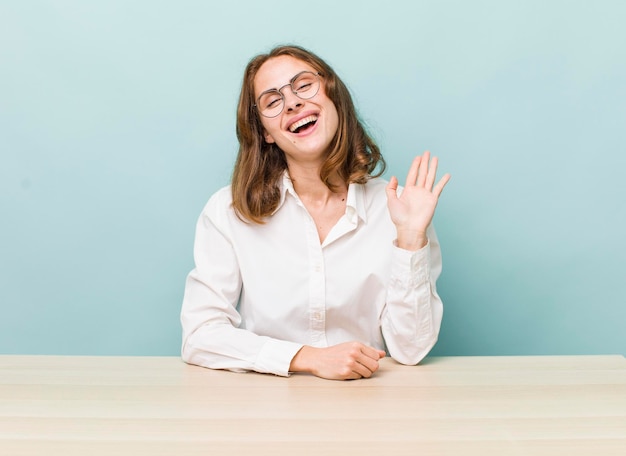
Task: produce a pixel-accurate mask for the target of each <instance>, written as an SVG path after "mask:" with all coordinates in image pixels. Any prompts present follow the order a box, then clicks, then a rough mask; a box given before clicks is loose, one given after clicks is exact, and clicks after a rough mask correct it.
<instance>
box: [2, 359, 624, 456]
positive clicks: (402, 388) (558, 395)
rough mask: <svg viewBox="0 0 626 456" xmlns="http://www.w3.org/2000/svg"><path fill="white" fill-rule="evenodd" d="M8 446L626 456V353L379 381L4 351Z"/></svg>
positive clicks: (30, 450)
mask: <svg viewBox="0 0 626 456" xmlns="http://www.w3.org/2000/svg"><path fill="white" fill-rule="evenodd" d="M0 454H1V455H31V454H32V455H34V454H41V455H46V456H52V455H57V454H58V455H64V456H67V455H81V456H85V455H86V456H97V455H105V454H106V455H144V454H146V455H147V454H150V455H175V456H180V455H222V454H224V455H229V454H255V455H265V454H267V455H287V454H289V455H293V454H298V455H303V454H304V455H306V454H314V455H316V456H320V455H329V454H342V455H346V454H347V455H352V454H354V455H357V454H358V455H364V454H376V455H379V456H380V455H404V454H407V455H409V454H411V455H413V454H424V455H471V454H477V455H492V454H493V455H499V456H501V455H533V456H536V455H567V456H573V455H590V454H598V455H600V454H601V455H620V456H623V455H624V454H626V359H625V358H624V357H623V356H617V355H615V356H558V357H555V356H545V357H449V358H448V357H446V358H427V359H426V360H425V361H424V362H423V364H420V365H419V366H412V367H408V366H401V365H399V364H397V363H395V362H394V361H392V360H390V359H384V360H383V362H382V366H381V369H380V370H379V371H378V372H377V373H376V374H375V376H374V377H372V378H370V379H367V380H356V381H348V382H336V381H330V380H323V379H319V378H316V377H312V376H307V375H294V376H292V377H290V378H281V377H275V376H271V375H262V374H255V373H247V374H237V373H231V372H225V371H213V370H209V369H203V368H200V367H195V366H188V365H186V364H184V363H183V362H182V361H181V360H180V359H178V358H174V357H57V356H0Z"/></svg>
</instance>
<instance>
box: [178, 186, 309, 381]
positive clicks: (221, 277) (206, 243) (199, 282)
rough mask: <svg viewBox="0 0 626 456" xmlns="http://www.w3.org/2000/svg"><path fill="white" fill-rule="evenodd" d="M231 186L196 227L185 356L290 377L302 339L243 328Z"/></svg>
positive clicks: (186, 302) (184, 312) (213, 201)
mask: <svg viewBox="0 0 626 456" xmlns="http://www.w3.org/2000/svg"><path fill="white" fill-rule="evenodd" d="M226 200H227V197H226V191H222V192H218V193H217V194H216V195H214V196H213V197H212V198H211V200H210V201H209V203H208V204H207V206H206V207H205V209H204V210H203V212H202V214H201V216H200V219H199V220H198V223H197V226H196V237H195V243H194V261H195V268H194V269H193V270H192V271H191V273H190V274H189V275H188V277H187V281H186V286H185V295H184V299H183V306H182V311H181V324H182V328H183V345H182V357H183V359H184V361H186V362H188V363H190V364H197V365H200V366H204V367H210V368H214V369H228V370H233V371H247V370H254V371H257V372H262V373H273V374H276V375H281V376H287V375H288V369H289V365H290V362H291V359H292V358H293V356H294V355H295V354H296V353H297V351H298V350H299V349H300V348H301V347H302V345H301V344H297V343H293V342H287V341H282V340H278V339H274V338H271V337H266V336H259V335H257V334H254V333H253V332H251V331H248V330H246V329H241V328H240V325H241V321H242V319H241V315H240V314H239V312H238V311H237V303H238V301H239V299H240V294H241V291H242V280H241V273H240V269H239V264H238V260H237V256H236V254H235V250H234V248H233V244H232V239H229V236H228V233H227V231H228V230H227V227H228V220H227V218H228V217H227V215H226V214H225V211H224V210H223V208H224V207H228V204H227V203H228V202H227V201H226Z"/></svg>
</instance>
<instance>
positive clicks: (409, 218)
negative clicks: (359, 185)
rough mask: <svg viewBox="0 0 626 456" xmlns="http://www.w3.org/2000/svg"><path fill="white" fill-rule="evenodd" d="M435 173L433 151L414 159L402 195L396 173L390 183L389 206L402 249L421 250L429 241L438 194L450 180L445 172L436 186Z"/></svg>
mask: <svg viewBox="0 0 626 456" xmlns="http://www.w3.org/2000/svg"><path fill="white" fill-rule="evenodd" d="M429 162H430V163H429ZM436 174H437V157H433V158H432V160H431V159H430V152H425V153H424V155H422V156H419V155H418V156H417V157H415V159H414V160H413V163H412V164H411V168H410V169H409V173H408V174H407V176H406V185H405V186H404V189H403V190H402V193H401V195H400V196H399V197H398V194H397V190H398V179H396V177H395V176H393V177H392V178H391V180H390V181H389V184H388V185H387V207H388V208H389V214H390V215H391V221H392V222H393V223H394V225H396V231H397V233H398V247H400V248H402V249H406V250H419V249H421V248H422V247H424V246H425V245H426V243H427V242H428V238H427V236H426V229H427V228H428V226H429V225H430V223H431V221H432V219H433V216H434V215H435V208H436V207H437V201H439V195H441V192H442V190H443V188H444V187H445V185H446V184H447V183H448V181H449V180H450V174H446V175H444V176H443V177H442V178H441V180H439V182H437V185H435V177H436Z"/></svg>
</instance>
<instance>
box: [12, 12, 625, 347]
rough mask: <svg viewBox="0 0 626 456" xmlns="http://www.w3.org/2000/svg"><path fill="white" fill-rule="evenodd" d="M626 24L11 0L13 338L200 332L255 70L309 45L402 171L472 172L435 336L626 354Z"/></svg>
mask: <svg viewBox="0 0 626 456" xmlns="http://www.w3.org/2000/svg"><path fill="white" fill-rule="evenodd" d="M624 23H626V2H623V1H620V0H616V1H595V2H591V1H589V2H587V1H578V2H576V1H546V0H541V1H497V0H493V1H416V0H406V1H387V2H381V1H369V0H368V1H365V0H354V1H336V0H333V1H328V0H318V1H316V2H304V3H297V2H296V3H294V2H288V1H278V0H272V1H270V0H266V1H233V2H226V1H215V2H210V1H173V0H172V1H148V0H145V1H118V0H116V1H109V0H107V1H93V2H83V1H79V0H75V1H60V0H59V1H36V0H32V1H24V2H22V1H18V0H0V154H1V160H0V217H1V219H0V220H1V222H0V223H1V224H0V352H1V353H21V354H111V355H116V354H122V355H176V354H178V353H179V350H180V332H181V331H180V324H179V311H180V305H181V301H182V296H183V289H184V281H185V276H186V274H187V273H188V272H189V271H190V270H191V268H192V267H193V262H192V247H193V235H194V228H195V222H196V220H197V217H198V216H199V214H200V211H201V209H202V207H203V205H204V204H205V202H206V201H207V200H208V198H209V196H210V195H211V194H212V193H213V192H214V191H215V190H217V189H218V188H219V187H221V186H223V185H226V184H227V183H228V182H229V178H230V173H231V169H232V165H233V162H234V158H235V156H236V152H237V142H236V137H235V106H236V102H237V97H238V92H239V87H240V83H241V77H242V73H243V69H244V67H245V65H246V63H247V62H248V60H249V59H250V58H251V57H252V56H253V55H256V54H258V53H261V52H266V51H268V50H269V49H270V48H271V47H273V46H274V45H276V44H281V43H295V44H299V45H302V46H304V47H307V48H309V49H311V50H313V51H314V52H316V53H318V54H319V55H320V56H322V57H323V58H324V59H326V60H327V61H328V62H329V63H330V64H331V65H332V66H333V67H334V68H335V69H336V70H337V72H338V73H339V75H340V76H341V77H342V78H343V79H344V81H345V82H346V83H347V85H348V86H349V87H350V89H351V91H352V93H353V95H354V98H355V102H356V104H357V107H358V109H359V112H360V115H361V117H362V119H363V120H364V122H365V123H366V124H367V125H368V128H369V130H370V132H371V134H372V135H373V136H374V137H375V138H376V139H377V140H378V142H379V143H380V145H381V148H382V151H383V153H384V155H385V157H386V159H387V162H388V165H389V166H388V171H387V173H386V174H385V175H386V177H389V176H391V175H392V174H394V175H398V176H399V177H400V180H401V182H403V181H404V177H405V175H406V171H407V169H408V166H409V164H410V162H411V160H412V158H413V156H414V155H416V154H418V153H422V152H423V151H424V150H427V149H428V150H431V151H432V152H433V153H434V154H436V155H438V156H439V157H440V170H441V173H442V174H443V172H450V173H451V174H452V180H451V182H450V184H449V185H448V187H447V188H446V190H445V191H444V193H443V195H442V199H441V201H440V204H439V208H438V212H437V215H436V218H435V226H436V228H437V231H438V234H439V237H440V240H441V243H442V249H443V255H444V270H443V275H442V277H441V279H440V280H439V291H440V294H441V296H442V298H443V301H444V305H445V314H444V323H443V327H442V333H441V337H440V340H439V342H438V344H437V346H436V347H435V349H434V351H433V354H437V355H500V354H502V355H505V354H596V353H619V354H626V332H625V331H624V329H623V328H624V326H625V322H626V242H625V240H624V239H625V233H626V230H625V228H624V227H625V225H626V210H625V202H626V183H625V179H624V170H625V169H626V133H625V132H626V51H625V49H626V27H624ZM262 265H263V259H262V258H259V266H260V267H262ZM277 286H279V285H277Z"/></svg>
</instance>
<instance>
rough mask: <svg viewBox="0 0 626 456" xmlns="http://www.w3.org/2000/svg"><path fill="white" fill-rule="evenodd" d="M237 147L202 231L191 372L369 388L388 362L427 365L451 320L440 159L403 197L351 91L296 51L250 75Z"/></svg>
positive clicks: (423, 167) (278, 55)
mask: <svg viewBox="0 0 626 456" xmlns="http://www.w3.org/2000/svg"><path fill="white" fill-rule="evenodd" d="M237 137H238V139H239V143H240V148H239V155H238V157H237V162H236V164H235V169H234V172H233V178H232V183H231V185H230V186H229V187H225V188H223V189H221V190H219V191H218V192H217V193H215V194H214V195H213V196H212V197H211V199H210V200H209V202H208V203H207V205H206V206H205V208H204V210H203V212H202V214H201V216H200V219H199V221H198V224H197V227H196V239H195V246H194V258H195V269H194V270H193V271H191V273H190V274H189V276H188V278H187V283H186V288H185V297H184V301H183V307H182V312H181V322H182V326H183V347H182V356H183V359H184V360H185V361H186V362H188V363H192V364H197V365H200V366H205V367H210V368H215V369H229V370H233V371H249V370H253V371H257V372H264V373H273V374H276V375H282V376H287V375H289V373H291V372H308V373H311V374H314V375H317V376H319V377H323V378H329V379H356V378H363V377H370V376H371V375H372V374H373V373H374V372H375V371H376V370H377V369H378V367H379V360H380V358H382V357H384V356H385V354H386V351H385V350H387V351H388V352H389V354H390V355H391V356H392V357H393V358H394V359H396V360H397V361H399V362H401V363H404V364H417V363H418V362H419V361H420V360H421V359H422V358H424V356H426V354H427V353H428V352H429V351H430V349H431V348H432V347H433V345H434V344H435V342H436V340H437V336H438V334H439V328H440V325H441V318H442V312H443V307H442V303H441V300H440V299H439V296H438V295H437V292H436V288H435V282H436V279H437V277H438V276H439V274H440V272H441V257H440V250H439V245H438V242H437V238H436V235H435V232H434V231H433V229H432V227H431V221H432V218H433V214H434V211H435V207H436V204H437V200H438V197H439V195H440V193H441V191H442V190H443V188H444V186H445V185H446V183H447V182H448V179H449V175H445V176H444V177H443V178H442V179H441V180H440V181H439V182H438V183H437V184H436V185H435V173H436V168H437V159H436V158H433V159H432V160H430V156H429V154H428V152H426V153H425V154H424V155H423V156H421V157H416V158H415V160H414V161H413V163H412V165H411V168H410V170H409V172H408V176H407V181H406V186H405V188H404V190H403V191H402V192H401V193H400V194H399V195H398V193H399V192H398V191H397V190H398V181H397V179H396V178H395V177H392V178H391V179H390V182H389V183H386V182H385V181H383V180H382V179H380V178H378V176H380V174H382V171H383V170H384V166H385V164H384V161H383V158H382V156H381V155H380V152H379V150H378V147H377V146H376V144H375V143H374V142H373V141H372V139H371V138H370V137H369V136H368V135H367V133H366V132H365V130H364V128H363V127H362V125H361V123H360V122H359V121H358V118H357V115H356V112H355V108H354V105H353V103H352V100H351V97H350V94H349V92H348V90H347V88H346V87H345V85H344V84H343V82H342V81H341V80H340V79H339V77H338V76H337V75H336V74H335V72H334V71H333V70H332V68H330V67H329V66H328V65H327V64H326V63H325V62H324V61H323V60H321V59H320V58H319V57H317V56H316V55H314V54H313V53H311V52H309V51H307V50H305V49H302V48H300V47H296V46H281V47H277V48H275V49H273V50H272V51H271V52H270V53H269V54H264V55H259V56H257V57H255V58H254V59H252V60H251V61H250V63H249V64H248V66H247V67H246V70H245V74H244V80H243V84H242V89H241V95H240V99H239V107H238V112H237Z"/></svg>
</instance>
